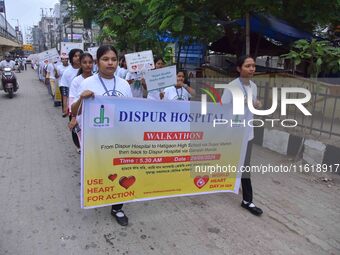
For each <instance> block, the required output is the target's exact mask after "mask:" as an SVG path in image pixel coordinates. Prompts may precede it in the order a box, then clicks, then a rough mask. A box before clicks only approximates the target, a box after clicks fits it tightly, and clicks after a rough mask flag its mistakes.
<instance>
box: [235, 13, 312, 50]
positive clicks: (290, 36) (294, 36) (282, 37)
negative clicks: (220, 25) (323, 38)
mask: <svg viewBox="0 0 340 255" xmlns="http://www.w3.org/2000/svg"><path fill="white" fill-rule="evenodd" d="M229 24H238V25H240V26H241V27H245V26H246V20H245V18H244V19H238V20H235V21H232V22H230V23H229ZM250 31H251V32H254V33H259V34H262V35H264V36H267V37H269V38H271V39H274V40H276V41H279V42H281V43H283V44H290V43H292V42H294V41H297V40H300V39H306V40H311V39H312V38H313V35H312V34H310V33H307V32H305V31H302V30H300V29H297V28H295V27H293V26H291V25H290V24H288V23H287V22H286V21H284V20H281V19H278V18H276V17H274V16H272V15H269V14H251V16H250Z"/></svg>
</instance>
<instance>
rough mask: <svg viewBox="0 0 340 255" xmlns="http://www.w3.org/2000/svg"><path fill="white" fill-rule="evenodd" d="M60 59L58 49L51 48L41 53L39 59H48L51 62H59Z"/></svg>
mask: <svg viewBox="0 0 340 255" xmlns="http://www.w3.org/2000/svg"><path fill="white" fill-rule="evenodd" d="M59 60H60V56H59V53H58V51H57V49H55V48H54V49H50V50H46V51H43V52H41V53H39V61H43V62H45V61H48V62H49V63H54V62H58V61H59Z"/></svg>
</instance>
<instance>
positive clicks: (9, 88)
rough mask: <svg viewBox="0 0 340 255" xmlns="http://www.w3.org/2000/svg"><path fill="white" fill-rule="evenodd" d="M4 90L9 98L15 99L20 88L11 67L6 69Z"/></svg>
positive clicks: (3, 79) (2, 77)
mask: <svg viewBox="0 0 340 255" xmlns="http://www.w3.org/2000/svg"><path fill="white" fill-rule="evenodd" d="M1 81H2V88H3V90H4V91H5V92H6V93H8V96H9V98H13V95H14V92H16V91H17V90H18V88H19V86H18V83H17V80H16V77H15V75H14V72H13V71H12V69H11V68H10V67H5V68H4V70H3V72H2V75H1Z"/></svg>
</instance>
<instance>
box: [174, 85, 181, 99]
mask: <svg viewBox="0 0 340 255" xmlns="http://www.w3.org/2000/svg"><path fill="white" fill-rule="evenodd" d="M175 89H176V94H177V100H183V98H182V97H183V88H182V87H181V95H179V94H178V90H177V88H176V87H175Z"/></svg>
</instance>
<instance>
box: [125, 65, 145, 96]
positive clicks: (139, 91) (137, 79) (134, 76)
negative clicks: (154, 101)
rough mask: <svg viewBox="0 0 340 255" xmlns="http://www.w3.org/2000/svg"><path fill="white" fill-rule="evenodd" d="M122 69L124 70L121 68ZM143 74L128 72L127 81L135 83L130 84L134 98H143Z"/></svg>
mask: <svg viewBox="0 0 340 255" xmlns="http://www.w3.org/2000/svg"><path fill="white" fill-rule="evenodd" d="M121 69H122V68H121ZM142 77H143V76H142V74H141V73H140V72H133V73H131V72H127V74H126V76H125V80H127V81H130V80H133V82H132V83H131V84H130V86H131V92H132V95H133V97H143V86H142V82H141V79H142Z"/></svg>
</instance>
